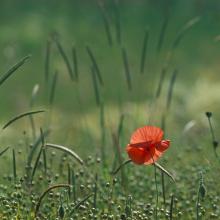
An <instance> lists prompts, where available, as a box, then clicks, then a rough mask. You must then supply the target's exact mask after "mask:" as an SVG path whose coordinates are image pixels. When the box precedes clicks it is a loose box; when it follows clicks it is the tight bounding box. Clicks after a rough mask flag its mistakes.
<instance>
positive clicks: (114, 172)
mask: <svg viewBox="0 0 220 220" xmlns="http://www.w3.org/2000/svg"><path fill="white" fill-rule="evenodd" d="M130 162H131V160H126V161H125V162H123V163H122V164H121V165H120V166H119V167H118V168H117V169H116V170H115V171H113V172H112V174H113V175H116V174H117V173H118V171H119V170H120V169H121V168H122V167H123V166H124V165H126V164H128V163H130Z"/></svg>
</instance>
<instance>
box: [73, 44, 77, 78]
mask: <svg viewBox="0 0 220 220" xmlns="http://www.w3.org/2000/svg"><path fill="white" fill-rule="evenodd" d="M72 58H73V70H74V75H75V77H76V81H78V80H79V71H78V59H77V53H76V48H75V47H74V46H73V47H72Z"/></svg>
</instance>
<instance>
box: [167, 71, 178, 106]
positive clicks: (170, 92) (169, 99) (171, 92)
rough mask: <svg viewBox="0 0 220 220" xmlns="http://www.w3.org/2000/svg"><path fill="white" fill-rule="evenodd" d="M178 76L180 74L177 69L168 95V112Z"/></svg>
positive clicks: (172, 77)
mask: <svg viewBox="0 0 220 220" xmlns="http://www.w3.org/2000/svg"><path fill="white" fill-rule="evenodd" d="M177 74H178V71H177V70H176V69H175V70H174V72H173V75H172V76H171V80H170V85H169V90H168V95H167V105H166V107H167V110H169V108H170V105H171V101H172V95H173V87H174V83H175V81H176V77H177Z"/></svg>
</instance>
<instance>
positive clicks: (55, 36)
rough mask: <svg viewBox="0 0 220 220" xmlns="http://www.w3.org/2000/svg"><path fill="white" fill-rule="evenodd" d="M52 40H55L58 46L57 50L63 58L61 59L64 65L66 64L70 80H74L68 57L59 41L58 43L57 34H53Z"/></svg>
mask: <svg viewBox="0 0 220 220" xmlns="http://www.w3.org/2000/svg"><path fill="white" fill-rule="evenodd" d="M53 40H54V41H55V43H56V45H57V48H58V51H59V53H60V55H61V57H62V58H63V61H64V63H65V65H66V68H67V70H68V73H69V76H70V79H71V80H75V78H74V76H73V70H72V68H71V65H70V61H69V59H68V57H67V55H66V53H65V51H64V49H63V46H62V45H61V43H60V41H59V39H58V36H57V34H55V35H54V36H53Z"/></svg>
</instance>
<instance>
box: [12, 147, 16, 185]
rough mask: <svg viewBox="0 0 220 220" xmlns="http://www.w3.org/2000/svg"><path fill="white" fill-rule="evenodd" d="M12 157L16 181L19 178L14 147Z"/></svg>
mask: <svg viewBox="0 0 220 220" xmlns="http://www.w3.org/2000/svg"><path fill="white" fill-rule="evenodd" d="M12 159H13V175H14V181H15V180H16V179H17V169H16V157H15V150H14V149H12Z"/></svg>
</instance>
